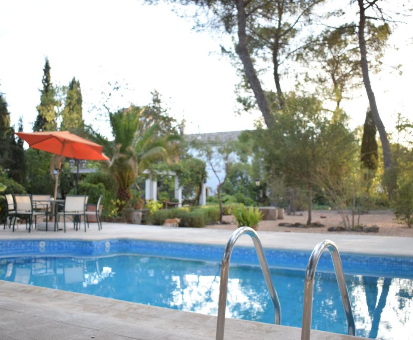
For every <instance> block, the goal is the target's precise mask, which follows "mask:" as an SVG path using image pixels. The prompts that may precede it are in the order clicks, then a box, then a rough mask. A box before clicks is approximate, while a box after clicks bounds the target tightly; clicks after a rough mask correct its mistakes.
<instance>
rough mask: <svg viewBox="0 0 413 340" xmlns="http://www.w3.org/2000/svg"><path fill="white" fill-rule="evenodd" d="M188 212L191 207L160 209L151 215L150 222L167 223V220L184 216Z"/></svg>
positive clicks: (156, 223) (155, 223)
mask: <svg viewBox="0 0 413 340" xmlns="http://www.w3.org/2000/svg"><path fill="white" fill-rule="evenodd" d="M188 212H189V209H187V208H176V209H163V210H158V211H155V212H154V213H153V215H151V216H150V218H149V220H148V222H149V223H150V224H153V225H163V224H164V223H165V220H167V219H170V218H182V216H183V215H185V214H187V213H188Z"/></svg>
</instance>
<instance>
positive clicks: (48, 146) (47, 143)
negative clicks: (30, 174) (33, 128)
mask: <svg viewBox="0 0 413 340" xmlns="http://www.w3.org/2000/svg"><path fill="white" fill-rule="evenodd" d="M16 135H18V136H19V137H20V138H21V139H23V140H24V141H26V142H27V143H28V144H29V146H30V147H31V148H33V149H38V150H42V151H46V152H50V153H53V154H56V155H59V156H60V158H59V165H58V170H59V171H58V172H57V176H56V184H55V190H54V199H55V200H56V196H57V183H58V179H59V172H60V167H61V163H62V158H63V157H68V158H75V159H87V160H93V161H108V160H109V158H108V157H106V156H105V155H104V154H102V149H103V146H101V145H99V144H96V143H93V142H91V141H90V140H87V139H84V138H82V137H79V136H76V135H74V134H72V133H70V132H69V131H45V132H30V133H27V132H16Z"/></svg>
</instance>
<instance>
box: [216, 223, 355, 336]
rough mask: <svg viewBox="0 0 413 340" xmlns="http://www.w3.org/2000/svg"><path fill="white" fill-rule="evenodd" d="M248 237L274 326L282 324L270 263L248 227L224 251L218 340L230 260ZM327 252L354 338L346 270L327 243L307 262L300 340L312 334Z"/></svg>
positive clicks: (222, 319) (222, 327)
mask: <svg viewBox="0 0 413 340" xmlns="http://www.w3.org/2000/svg"><path fill="white" fill-rule="evenodd" d="M244 234H246V235H248V236H250V237H251V238H252V241H253V243H254V247H255V251H256V252H257V255H258V259H259V262H260V266H261V269H262V272H263V274H264V278H265V282H266V284H267V287H268V290H269V292H270V296H271V300H272V303H273V306H274V323H275V324H277V325H280V324H281V305H280V300H279V299H278V295H277V291H276V290H275V288H274V284H273V282H272V279H271V275H270V270H269V268H268V264H267V260H266V258H265V254H264V250H263V248H262V244H261V240H260V238H259V237H258V234H257V233H256V232H255V231H254V230H253V229H252V228H249V227H242V228H238V229H237V230H236V231H234V232H233V233H232V235H231V237H230V238H229V240H228V243H227V245H226V247H225V250H224V254H223V256H222V264H221V281H220V292H219V303H218V320H217V332H216V340H223V339H224V331H225V309H226V305H227V291H228V274H229V264H230V260H231V254H232V251H233V249H234V246H235V243H236V242H237V240H238V239H239V238H240V237H241V236H242V235H244ZM325 249H328V250H329V251H330V254H331V257H332V259H333V263H334V270H335V274H336V277H337V281H338V286H339V289H340V294H341V300H342V301H343V306H344V311H345V313H346V318H347V327H348V334H349V335H355V325H354V318H353V312H352V310H351V306H350V300H349V296H348V291H347V286H346V282H345V279H344V272H343V266H342V264H341V258H340V253H339V252H338V249H337V247H336V245H335V244H334V242H332V241H329V240H325V241H323V242H320V243H318V244H317V245H316V247H315V248H314V250H313V252H312V253H311V255H310V259H309V261H308V265H307V270H306V272H305V284H304V305H303V321H302V327H301V340H309V339H310V333H311V317H312V306H313V291H314V289H313V288H314V276H315V271H316V268H317V264H318V261H319V260H320V257H321V254H322V253H323V251H324V250H325Z"/></svg>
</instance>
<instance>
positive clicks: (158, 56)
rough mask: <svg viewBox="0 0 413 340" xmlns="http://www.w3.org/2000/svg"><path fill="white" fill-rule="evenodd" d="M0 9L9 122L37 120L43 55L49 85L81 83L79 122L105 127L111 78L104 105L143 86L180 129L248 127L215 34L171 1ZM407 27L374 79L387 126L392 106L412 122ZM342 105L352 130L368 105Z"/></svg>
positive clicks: (9, 4) (78, 1)
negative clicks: (103, 108) (101, 117)
mask: <svg viewBox="0 0 413 340" xmlns="http://www.w3.org/2000/svg"><path fill="white" fill-rule="evenodd" d="M0 8H1V11H0V46H1V53H0V91H1V92H3V93H4V94H5V97H6V100H7V102H8V105H9V112H10V113H11V121H12V124H14V125H16V126H17V122H18V119H19V117H20V116H23V121H24V129H25V130H26V131H31V128H32V124H33V122H34V121H35V119H36V116H37V110H36V106H37V105H38V104H39V102H40V92H39V90H40V89H41V88H42V83H41V80H42V76H43V67H44V61H45V57H46V56H47V57H48V58H49V61H50V65H51V68H52V69H51V76H52V81H53V83H54V84H55V85H59V86H61V85H66V86H67V85H68V84H69V82H70V80H71V79H72V78H73V77H76V79H78V80H79V81H80V84H81V88H82V95H83V116H84V119H85V121H86V123H88V124H93V126H94V127H95V128H98V129H100V130H101V132H104V133H105V129H106V128H107V125H105V124H103V123H102V122H101V121H96V120H95V119H96V116H97V111H96V110H95V109H94V108H95V107H99V106H100V105H101V103H102V102H103V101H104V100H105V98H106V97H105V95H103V94H102V92H104V93H108V92H109V89H110V86H109V85H108V83H109V82H110V83H112V84H114V83H115V82H118V83H119V84H120V85H121V91H119V92H118V93H117V96H116V98H117V99H116V100H113V101H112V104H113V106H114V107H117V108H121V107H127V106H129V105H130V104H131V103H133V104H135V105H145V104H148V103H149V102H150V100H151V92H152V91H154V90H157V91H159V92H160V94H161V95H162V99H163V101H164V102H165V104H166V106H167V107H168V108H169V112H170V114H171V115H172V116H173V117H174V118H176V119H177V120H178V121H181V120H182V119H185V120H186V129H185V132H186V133H208V132H219V131H236V130H244V129H252V128H253V127H254V120H255V119H256V118H258V117H260V115H259V113H256V114H243V115H242V116H239V115H238V114H237V113H236V100H235V99H236V96H235V94H234V90H235V85H236V84H237V83H238V81H239V79H238V77H237V75H236V71H235V69H234V68H233V67H232V66H231V64H230V62H229V60H227V59H226V58H224V57H221V56H220V54H219V51H220V43H221V38H222V37H219V36H218V35H212V34H210V33H208V32H196V31H194V30H192V27H193V24H194V23H193V21H192V20H191V19H188V18H186V19H185V18H181V17H179V16H178V15H177V14H176V13H174V12H173V11H172V7H170V6H169V5H166V4H161V5H157V6H151V5H144V4H143V1H141V0H122V1H113V0H88V1H84V0H83V1H82V0H71V1H68V0H59V1H55V0H36V1H32V0H13V1H7V0H0ZM411 32H413V24H412V22H411V20H409V21H408V22H407V24H403V25H401V29H400V27H399V29H398V30H397V31H396V32H395V34H394V36H393V37H392V40H391V43H392V44H396V45H397V46H398V49H397V50H395V49H389V50H388V52H387V53H386V57H385V59H384V63H385V68H384V69H385V70H384V71H383V72H381V73H380V74H377V75H372V82H373V84H372V85H373V90H374V91H375V95H376V98H377V101H378V106H379V111H380V115H381V117H382V120H383V121H384V124H385V126H386V127H388V130H391V129H392V128H393V127H394V123H395V117H396V113H398V112H400V113H402V114H403V115H404V116H406V117H410V118H411V119H413V113H412V107H413V95H412V90H411V88H412V86H411V81H412V79H413V45H412V43H413V39H412V36H413V33H411ZM224 38H225V37H224ZM225 39H227V40H226V41H227V42H228V41H229V38H228V37H226V38H225ZM398 64H402V65H403V68H402V69H403V75H401V76H400V75H398V73H397V72H391V71H389V70H391V66H395V65H398ZM286 84H288V82H287V83H286ZM266 85H267V87H268V88H269V87H273V85H272V84H266ZM284 90H288V86H287V88H284ZM343 104H344V109H345V110H346V111H347V113H348V114H349V115H350V117H351V126H352V127H355V126H357V125H360V124H363V122H364V118H365V112H366V108H367V106H368V102H367V97H366V95H365V91H364V89H360V90H359V91H357V92H355V93H354V95H353V98H352V99H351V100H348V101H345V102H344V103H343ZM106 132H107V131H106Z"/></svg>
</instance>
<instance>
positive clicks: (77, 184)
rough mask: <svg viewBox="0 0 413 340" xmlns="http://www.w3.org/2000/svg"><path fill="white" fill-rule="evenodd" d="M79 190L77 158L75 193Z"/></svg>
mask: <svg viewBox="0 0 413 340" xmlns="http://www.w3.org/2000/svg"><path fill="white" fill-rule="evenodd" d="M78 190H79V160H78V159H76V195H77V194H78Z"/></svg>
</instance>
